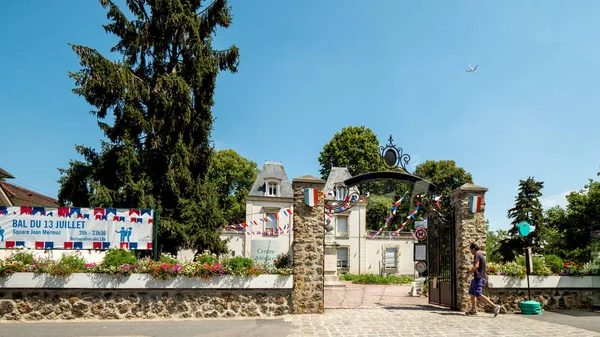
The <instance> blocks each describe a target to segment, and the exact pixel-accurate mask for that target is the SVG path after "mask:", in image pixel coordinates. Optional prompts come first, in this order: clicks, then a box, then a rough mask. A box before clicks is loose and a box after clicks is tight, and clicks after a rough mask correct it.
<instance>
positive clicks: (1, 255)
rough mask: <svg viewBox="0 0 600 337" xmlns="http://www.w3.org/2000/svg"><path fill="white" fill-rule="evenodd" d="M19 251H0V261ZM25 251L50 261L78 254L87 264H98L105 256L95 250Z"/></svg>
mask: <svg viewBox="0 0 600 337" xmlns="http://www.w3.org/2000/svg"><path fill="white" fill-rule="evenodd" d="M18 251H20V249H1V250H0V259H5V258H8V257H10V256H11V255H12V254H14V253H17V252H18ZM27 251H29V252H32V253H33V254H34V256H36V257H37V258H40V259H42V258H48V259H51V260H55V261H58V260H60V258H61V257H62V256H63V255H65V254H67V255H71V254H80V255H81V257H83V258H84V259H85V261H86V262H87V263H100V262H102V259H104V255H105V254H106V253H105V252H103V251H95V250H83V249H82V250H47V251H44V250H43V249H28V250H27Z"/></svg>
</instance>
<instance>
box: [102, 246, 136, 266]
mask: <svg viewBox="0 0 600 337" xmlns="http://www.w3.org/2000/svg"><path fill="white" fill-rule="evenodd" d="M136 262H137V258H136V257H135V254H133V253H132V252H131V251H129V250H126V249H115V248H113V249H109V250H108V251H107V252H106V255H104V259H103V260H102V265H103V266H106V267H121V266H123V265H132V264H136Z"/></svg>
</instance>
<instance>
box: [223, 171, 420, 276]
mask: <svg viewBox="0 0 600 337" xmlns="http://www.w3.org/2000/svg"><path fill="white" fill-rule="evenodd" d="M350 177H351V175H350V173H349V172H348V170H347V169H346V168H344V167H333V168H332V169H331V171H330V174H329V176H328V177H327V182H326V185H325V188H324V190H323V193H324V194H325V197H326V199H328V200H331V201H335V200H341V199H344V198H345V197H346V195H344V193H345V192H344V190H343V189H338V188H336V184H338V183H341V182H343V181H344V180H346V179H348V178H350ZM350 193H358V194H360V193H359V191H358V189H356V188H352V189H351V190H350ZM293 201H294V200H293V190H292V185H291V182H290V180H289V179H288V177H287V174H286V172H285V169H284V167H283V165H282V164H281V163H272V162H266V163H265V164H264V165H263V167H262V169H261V171H260V173H259V175H258V177H257V178H256V181H255V182H254V185H253V186H252V190H251V191H250V193H249V194H248V197H247V199H246V224H244V226H240V227H238V228H231V227H230V228H229V229H227V230H224V231H223V232H222V233H221V238H222V239H224V240H225V239H227V240H229V242H228V247H229V250H230V254H231V255H233V256H244V257H249V258H252V259H254V260H258V261H261V262H263V263H268V261H269V260H270V261H272V260H274V259H275V258H276V256H277V255H279V254H290V253H291V245H292V242H293V228H294V227H293V217H292V216H291V214H290V211H291V212H293ZM390 207H391V205H390ZM366 214H367V202H366V199H365V198H364V197H361V198H359V201H358V203H357V204H356V205H355V206H354V207H352V208H350V209H348V210H345V211H343V212H340V213H336V214H332V215H329V216H325V218H324V219H323V220H324V222H323V225H325V223H326V222H328V223H329V224H330V225H332V227H333V233H332V234H333V236H334V240H335V243H337V244H338V245H339V247H338V248H337V266H338V272H339V273H351V274H390V275H392V274H393V275H414V273H415V271H414V262H413V246H414V243H415V242H416V240H415V239H414V237H413V236H412V234H411V233H400V235H398V236H396V237H394V238H393V239H390V236H389V233H382V234H381V235H380V236H377V237H375V238H372V239H371V236H370V234H369V233H368V231H367V228H368V226H367V222H366V219H367V216H366ZM386 234H387V235H386Z"/></svg>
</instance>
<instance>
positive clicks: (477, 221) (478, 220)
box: [450, 184, 488, 311]
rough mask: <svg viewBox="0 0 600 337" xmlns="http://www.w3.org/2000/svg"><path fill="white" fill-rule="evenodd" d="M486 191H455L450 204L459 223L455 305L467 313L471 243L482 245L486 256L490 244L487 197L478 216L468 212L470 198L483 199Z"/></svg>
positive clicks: (473, 187)
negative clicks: (467, 279) (488, 237)
mask: <svg viewBox="0 0 600 337" xmlns="http://www.w3.org/2000/svg"><path fill="white" fill-rule="evenodd" d="M487 190H488V189H487V188H485V187H481V186H477V185H473V184H464V185H462V186H461V187H459V188H457V189H456V190H454V191H452V194H451V196H450V203H451V205H452V206H453V207H454V216H455V218H454V219H455V222H456V227H455V228H456V231H455V233H456V303H457V308H458V310H461V311H467V310H469V308H470V306H471V304H470V301H471V298H470V297H469V283H468V282H465V280H464V279H465V275H466V274H467V272H468V271H469V269H471V268H472V267H473V254H471V251H470V250H469V246H470V245H471V243H476V244H477V245H479V247H480V248H481V250H482V251H483V253H484V254H485V245H486V241H487V225H486V223H485V214H484V212H485V197H484V198H483V201H482V204H481V209H480V211H479V212H477V213H472V212H471V211H469V197H470V196H471V195H481V196H484V195H485V192H487Z"/></svg>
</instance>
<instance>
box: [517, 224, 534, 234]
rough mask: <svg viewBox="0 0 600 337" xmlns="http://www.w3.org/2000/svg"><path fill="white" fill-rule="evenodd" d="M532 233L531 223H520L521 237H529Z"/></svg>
mask: <svg viewBox="0 0 600 337" xmlns="http://www.w3.org/2000/svg"><path fill="white" fill-rule="evenodd" d="M530 232H531V226H530V225H529V222H527V221H521V222H519V233H521V235H523V236H527V235H529V233H530Z"/></svg>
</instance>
